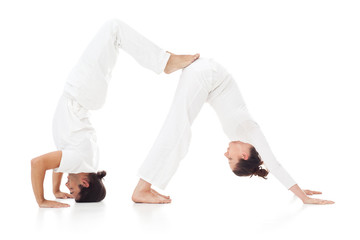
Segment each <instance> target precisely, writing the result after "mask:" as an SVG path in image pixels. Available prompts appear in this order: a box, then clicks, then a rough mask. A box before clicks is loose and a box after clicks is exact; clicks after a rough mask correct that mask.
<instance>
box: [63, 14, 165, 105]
mask: <svg viewBox="0 0 360 240" xmlns="http://www.w3.org/2000/svg"><path fill="white" fill-rule="evenodd" d="M119 48H121V49H122V50H124V51H125V52H127V53H128V54H130V55H131V56H132V57H133V58H134V59H135V60H136V61H137V62H138V63H139V64H140V65H141V66H143V67H145V68H147V69H150V70H152V71H154V72H155V73H158V74H159V73H161V72H163V70H164V68H165V66H166V63H167V61H168V59H169V57H170V54H169V53H167V52H166V51H165V50H163V49H161V48H159V47H158V46H157V45H155V44H154V43H152V42H151V41H149V40H148V39H146V38H145V37H144V36H142V35H141V34H139V33H138V32H137V31H135V30H134V29H132V28H131V27H130V26H128V25H127V24H126V23H124V22H122V21H120V20H118V19H111V20H109V21H107V22H106V23H105V24H103V26H102V27H101V28H100V30H99V31H98V32H97V34H96V35H95V37H94V38H93V39H92V41H91V42H90V44H89V45H88V46H87V48H86V49H85V51H84V53H83V54H82V56H81V58H80V59H79V61H78V62H77V64H76V65H75V67H74V68H73V69H72V70H71V72H70V74H69V76H68V80H67V83H66V85H65V92H67V93H69V94H70V95H72V96H73V97H74V98H75V99H76V100H77V101H78V102H79V103H80V104H81V105H82V106H83V107H85V108H86V109H89V110H94V109H99V108H100V107H101V106H102V105H103V104H104V103H105V98H106V93H107V88H108V84H109V80H110V78H111V73H112V70H113V68H114V66H115V63H116V60H117V57H118V53H119Z"/></svg>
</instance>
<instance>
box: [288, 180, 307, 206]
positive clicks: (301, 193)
mask: <svg viewBox="0 0 360 240" xmlns="http://www.w3.org/2000/svg"><path fill="white" fill-rule="evenodd" d="M289 190H291V191H292V192H293V193H294V194H295V195H296V196H297V197H298V198H300V199H301V201H303V202H304V200H306V199H307V198H309V197H308V196H307V195H306V194H305V192H304V191H303V190H302V189H301V188H300V187H299V186H298V185H297V184H295V185H294V186H292V187H291V188H289Z"/></svg>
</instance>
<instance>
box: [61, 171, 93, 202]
mask: <svg viewBox="0 0 360 240" xmlns="http://www.w3.org/2000/svg"><path fill="white" fill-rule="evenodd" d="M65 185H66V187H67V188H68V189H69V190H70V194H71V195H73V196H74V198H75V199H77V198H78V197H79V193H80V191H81V189H80V187H79V185H81V186H83V187H89V182H88V180H87V174H86V173H77V174H74V173H69V175H68V181H67V182H66V184H65Z"/></svg>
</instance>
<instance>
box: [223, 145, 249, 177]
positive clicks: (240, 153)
mask: <svg viewBox="0 0 360 240" xmlns="http://www.w3.org/2000/svg"><path fill="white" fill-rule="evenodd" d="M251 148H252V145H251V144H249V143H244V142H240V141H233V142H230V143H229V147H228V149H227V152H226V153H224V155H225V157H227V159H228V160H229V165H230V168H231V169H232V170H234V168H235V166H236V164H237V163H238V162H239V160H240V159H244V160H248V159H249V156H250V149H251Z"/></svg>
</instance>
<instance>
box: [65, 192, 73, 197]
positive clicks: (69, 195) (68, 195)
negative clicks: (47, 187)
mask: <svg viewBox="0 0 360 240" xmlns="http://www.w3.org/2000/svg"><path fill="white" fill-rule="evenodd" d="M66 196H67V197H68V198H74V196H73V195H71V194H68V193H66Z"/></svg>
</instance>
